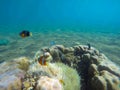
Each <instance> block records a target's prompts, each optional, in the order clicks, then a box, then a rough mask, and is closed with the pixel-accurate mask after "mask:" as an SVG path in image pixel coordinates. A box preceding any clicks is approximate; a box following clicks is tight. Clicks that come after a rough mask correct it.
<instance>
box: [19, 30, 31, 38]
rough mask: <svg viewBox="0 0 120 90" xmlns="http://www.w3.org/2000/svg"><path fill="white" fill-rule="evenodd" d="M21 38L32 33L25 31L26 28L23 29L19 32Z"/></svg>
mask: <svg viewBox="0 0 120 90" xmlns="http://www.w3.org/2000/svg"><path fill="white" fill-rule="evenodd" d="M19 35H20V36H21V37H22V38H25V37H29V36H32V33H31V32H29V31H27V30H23V31H22V32H20V34H19Z"/></svg>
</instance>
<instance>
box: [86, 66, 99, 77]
mask: <svg viewBox="0 0 120 90" xmlns="http://www.w3.org/2000/svg"><path fill="white" fill-rule="evenodd" d="M88 74H89V77H93V76H95V75H98V74H99V72H98V70H97V66H96V65H95V64H91V65H90V67H89V69H88Z"/></svg>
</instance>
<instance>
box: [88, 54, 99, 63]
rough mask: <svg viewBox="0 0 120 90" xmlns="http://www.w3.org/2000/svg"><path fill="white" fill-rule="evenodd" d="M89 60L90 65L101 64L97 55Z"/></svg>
mask: <svg viewBox="0 0 120 90" xmlns="http://www.w3.org/2000/svg"><path fill="white" fill-rule="evenodd" d="M90 59H91V61H92V63H93V64H96V65H98V64H100V62H101V59H100V58H99V57H98V56H97V55H94V56H91V57H90Z"/></svg>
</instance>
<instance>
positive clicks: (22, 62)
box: [13, 57, 30, 71]
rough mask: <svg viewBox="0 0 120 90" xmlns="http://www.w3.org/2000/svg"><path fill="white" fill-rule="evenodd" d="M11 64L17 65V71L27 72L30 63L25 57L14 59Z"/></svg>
mask: <svg viewBox="0 0 120 90" xmlns="http://www.w3.org/2000/svg"><path fill="white" fill-rule="evenodd" d="M13 62H15V63H16V65H17V64H18V66H17V67H18V68H19V69H22V70H24V71H27V70H28V69H29V65H30V62H29V59H28V58H27V57H20V58H17V59H14V61H13Z"/></svg>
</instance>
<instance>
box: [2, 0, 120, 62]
mask: <svg viewBox="0 0 120 90" xmlns="http://www.w3.org/2000/svg"><path fill="white" fill-rule="evenodd" d="M22 30H29V31H30V32H32V33H33V36H32V37H28V38H26V39H21V37H20V36H19V33H20V32H21V31H22ZM0 40H2V41H1V46H0V53H1V54H0V58H1V59H0V61H4V60H8V59H11V58H15V57H19V56H23V55H24V56H29V57H31V58H32V57H33V56H34V54H35V52H36V51H37V50H38V49H39V48H41V47H43V46H52V45H56V44H63V45H65V46H74V45H76V43H80V44H87V43H91V45H92V46H94V47H96V48H98V50H100V51H101V52H102V53H105V54H106V55H107V56H108V57H109V58H110V59H111V60H113V61H115V60H116V61H115V62H117V63H119V64H120V59H119V58H120V56H119V53H120V47H119V46H120V1H119V0H0ZM3 41H8V42H9V43H4V42H3ZM4 44H5V46H3V45H4ZM16 51H19V52H17V53H16ZM28 52H29V53H28Z"/></svg>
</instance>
